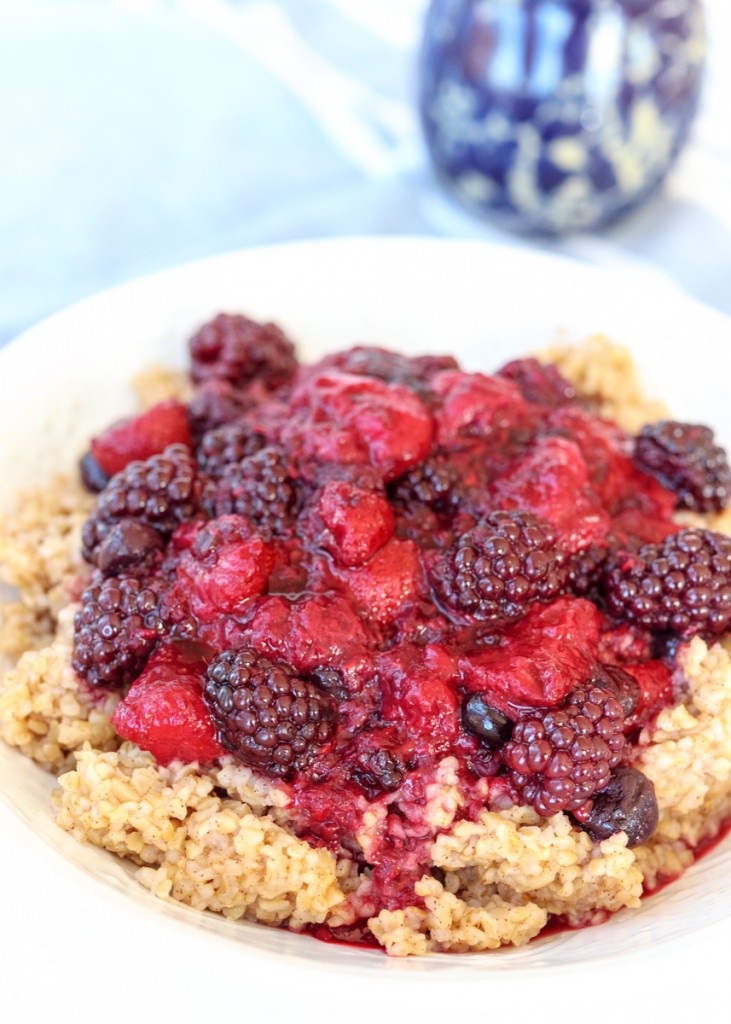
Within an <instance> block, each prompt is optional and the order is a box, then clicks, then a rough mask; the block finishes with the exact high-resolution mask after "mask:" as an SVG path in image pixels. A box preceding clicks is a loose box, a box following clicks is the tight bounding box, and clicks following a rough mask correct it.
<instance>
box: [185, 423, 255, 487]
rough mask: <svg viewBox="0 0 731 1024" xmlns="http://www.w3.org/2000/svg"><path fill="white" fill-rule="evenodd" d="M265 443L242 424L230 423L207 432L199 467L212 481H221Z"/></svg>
mask: <svg viewBox="0 0 731 1024" xmlns="http://www.w3.org/2000/svg"><path fill="white" fill-rule="evenodd" d="M264 444H265V441H264V438H263V437H262V436H261V434H257V433H255V432H254V431H252V430H250V429H249V428H248V427H245V426H243V425H242V424H240V423H229V424H227V425H225V426H222V427H217V428H216V429H215V430H209V431H207V432H206V433H205V434H204V435H203V437H202V438H201V442H200V445H199V447H198V465H199V466H200V468H201V470H202V472H204V473H205V474H206V476H208V477H210V478H211V479H212V480H220V478H221V477H222V476H223V475H224V472H225V470H227V469H228V467H229V466H232V465H234V464H235V463H237V462H241V460H242V459H245V458H247V457H248V456H249V455H255V454H256V453H257V452H258V451H260V450H261V449H262V448H263V447H264Z"/></svg>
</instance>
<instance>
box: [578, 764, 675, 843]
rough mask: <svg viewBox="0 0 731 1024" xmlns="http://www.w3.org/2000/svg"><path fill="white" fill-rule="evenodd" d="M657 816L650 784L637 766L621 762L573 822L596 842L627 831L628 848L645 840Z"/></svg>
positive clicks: (649, 834) (655, 801)
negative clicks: (630, 766)
mask: <svg viewBox="0 0 731 1024" xmlns="http://www.w3.org/2000/svg"><path fill="white" fill-rule="evenodd" d="M659 817H660V812H659V810H658V806H657V798H656V796H655V787H654V786H653V784H652V783H651V782H650V780H649V779H648V778H647V776H646V775H643V774H642V772H641V771H638V769H637V768H629V767H626V766H623V767H620V768H617V769H615V770H614V771H613V772H612V775H611V778H610V780H609V782H608V783H607V785H606V786H604V788H603V789H601V790H600V791H599V792H598V793H595V794H594V796H593V798H592V801H591V807H590V809H589V811H588V812H587V813H586V814H584V813H582V814H580V815H579V816H577V818H576V822H577V824H578V825H579V827H580V828H582V829H583V830H584V831H585V832H588V834H589V835H590V836H591V838H592V839H593V840H594V842H595V843H600V842H601V841H602V840H603V839H609V837H610V836H613V835H616V834H617V832H626V833H627V840H628V842H627V845H628V846H629V847H630V848H631V847H633V846H641V845H642V843H646V842H647V840H648V839H649V838H650V836H651V835H652V834H653V832H654V831H655V829H656V828H657V823H658V820H659Z"/></svg>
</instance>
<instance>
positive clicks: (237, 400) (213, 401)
mask: <svg viewBox="0 0 731 1024" xmlns="http://www.w3.org/2000/svg"><path fill="white" fill-rule="evenodd" d="M253 405H254V399H253V398H252V397H251V396H250V395H248V394H247V393H246V392H245V391H242V390H241V389H240V388H236V387H234V386H233V384H231V383H229V381H227V380H217V379H215V378H213V379H212V380H206V381H203V383H202V384H201V385H200V387H199V388H198V389H197V390H196V392H195V394H194V395H193V397H192V398H191V400H190V402H189V403H188V419H189V421H190V429H191V430H192V432H193V437H194V438H195V440H196V441H198V440H199V439H200V438H202V437H203V435H204V434H206V433H207V432H208V431H209V430H215V429H216V427H222V426H225V424H227V423H235V422H236V421H237V420H240V419H241V417H242V416H243V415H244V414H245V413H247V412H248V411H249V410H250V409H251V408H252V406H253Z"/></svg>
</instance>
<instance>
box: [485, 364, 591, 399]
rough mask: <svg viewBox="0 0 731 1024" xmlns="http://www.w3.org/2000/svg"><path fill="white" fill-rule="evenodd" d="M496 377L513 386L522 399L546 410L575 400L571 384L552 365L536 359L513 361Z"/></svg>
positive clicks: (499, 371) (574, 391) (574, 392)
mask: <svg viewBox="0 0 731 1024" xmlns="http://www.w3.org/2000/svg"><path fill="white" fill-rule="evenodd" d="M497 376H498V377H502V378H503V380H509V381H510V382H511V383H512V384H515V386H516V387H517V389H518V390H519V391H520V393H521V395H522V396H523V398H525V399H526V401H528V402H533V403H534V404H535V405H542V406H544V407H545V408H547V409H557V408H558V407H559V406H561V405H566V403H567V402H573V401H574V399H575V398H576V390H575V389H574V386H573V384H570V383H569V381H567V380H566V378H565V377H564V376H563V375H562V374H561V373H560V371H559V369H558V367H557V366H554V365H553V364H552V363H540V362H539V361H538V360H537V359H514V360H513V362H511V363H507V364H506V365H505V366H503V368H502V369H501V370H498V372H497Z"/></svg>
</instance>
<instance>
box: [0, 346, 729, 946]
mask: <svg viewBox="0 0 731 1024" xmlns="http://www.w3.org/2000/svg"><path fill="white" fill-rule="evenodd" d="M549 356H550V358H551V359H553V360H555V361H556V362H557V363H558V365H559V367H560V369H561V370H562V371H563V373H564V374H565V375H566V376H567V377H568V378H570V379H571V380H572V382H573V383H574V384H575V386H576V388H577V390H578V391H579V393H580V394H582V395H583V396H584V397H586V398H588V399H590V401H591V402H592V403H593V406H594V408H595V409H596V411H597V412H599V413H600V414H602V415H605V416H609V417H611V418H613V419H615V420H617V421H618V422H619V423H620V424H621V425H622V426H624V427H625V428H626V429H628V430H636V429H637V428H638V426H639V425H640V424H642V423H645V422H647V421H649V420H652V419H656V418H657V417H658V416H661V415H663V413H664V410H663V408H662V406H660V405H659V404H657V403H647V402H646V401H645V400H644V399H643V397H642V394H641V391H640V389H639V385H638V384H637V380H636V376H635V374H634V369H633V367H632V365H631V362H630V360H629V357H628V355H627V354H626V353H625V352H624V351H623V350H618V349H617V348H616V347H615V346H612V345H611V344H610V343H609V342H607V341H606V339H603V338H600V337H596V338H592V339H590V340H589V341H588V342H587V343H586V345H585V346H583V347H581V348H579V349H573V348H569V347H565V348H561V349H555V350H553V351H552V352H551V353H550V354H549ZM181 386H182V385H181V379H180V378H179V376H178V375H177V374H165V373H161V372H160V371H154V372H153V373H151V374H150V375H148V377H147V378H143V380H142V385H141V390H142V392H143V394H144V396H145V400H146V403H147V404H149V403H152V402H154V401H158V400H160V399H161V398H162V397H169V396H170V395H173V394H174V395H179V394H180V393H181V391H180V388H181ZM90 506H91V499H90V498H89V497H88V496H87V495H86V494H84V492H82V491H81V490H80V489H79V488H78V487H76V486H75V485H73V484H71V483H68V482H61V481H56V482H54V483H53V484H52V485H51V487H49V488H48V489H47V490H43V491H38V492H36V493H35V494H32V495H26V496H25V497H24V498H23V500H22V501H21V503H20V511H19V513H18V514H17V515H16V516H15V517H5V518H4V519H2V520H0V577H1V578H2V579H3V580H4V581H5V582H7V583H9V584H11V585H12V587H13V588H15V591H16V595H15V596H14V597H13V599H12V600H11V601H10V602H8V603H7V604H6V605H5V607H4V609H3V623H2V628H1V630H0V654H5V655H7V656H9V657H11V658H16V657H17V656H18V655H20V658H19V660H18V661H17V664H15V665H14V667H13V668H12V669H11V670H10V671H8V672H7V673H6V674H5V676H4V678H3V680H2V684H1V686H0V736H1V737H2V738H3V739H4V740H5V741H6V742H7V743H9V744H10V745H12V746H15V747H17V748H19V750H20V751H21V752H22V753H24V754H25V755H26V756H28V757H31V758H33V759H34V760H36V761H37V762H39V763H40V764H42V765H44V766H45V767H47V768H48V769H49V770H51V771H53V772H54V773H56V774H58V773H63V774H61V776H60V779H59V787H58V789H57V790H56V792H55V794H54V804H55V808H56V820H57V823H58V825H59V826H60V827H61V828H62V829H64V830H65V831H66V832H68V833H70V834H71V835H73V836H74V837H75V838H76V839H78V840H79V841H80V842H88V843H91V844H93V845H95V846H99V847H102V848H104V849H106V850H109V851H111V852H113V853H115V854H117V855H119V856H122V857H126V858H129V859H130V860H131V861H133V862H134V863H135V864H136V865H138V870H137V878H138V879H139V881H140V882H141V883H142V884H143V885H144V886H146V887H147V888H148V889H150V890H151V891H152V892H154V893H155V894H157V895H158V896H161V897H163V898H172V899H176V900H180V901H181V902H183V903H187V904H189V905H191V906H193V907H196V908H198V909H201V910H211V911H217V912H220V913H222V914H224V915H226V916H227V917H230V918H234V919H235V918H241V917H246V918H250V919H253V920H257V921H261V922H264V923H267V924H284V923H286V924H287V925H288V926H289V927H291V928H293V929H300V928H302V927H304V926H306V925H309V924H320V923H327V924H329V925H331V926H333V927H337V926H341V925H347V924H348V923H350V922H352V921H354V920H356V919H357V918H359V917H362V916H363V915H364V914H365V915H367V914H368V913H369V910H368V908H369V886H370V882H369V877H368V872H367V871H366V872H364V873H363V874H362V875H359V874H358V872H357V870H356V868H355V867H354V862H353V861H352V860H351V859H350V858H348V857H345V856H344V857H343V858H342V859H341V860H337V859H336V857H335V856H334V855H333V854H332V853H330V852H328V851H327V850H325V849H322V848H318V847H314V846H311V845H309V844H308V843H307V842H305V841H304V840H303V839H301V838H298V837H297V836H296V835H295V834H294V831H293V830H292V828H291V827H290V815H289V810H288V804H289V797H288V795H287V792H286V790H285V789H284V788H283V787H282V786H280V785H278V784H276V783H274V782H269V781H267V780H266V779H263V778H262V777H261V776H260V775H255V774H254V773H252V772H251V771H249V770H248V769H247V768H245V767H243V766H241V765H240V764H238V763H236V762H234V761H225V762H223V763H222V764H221V765H220V766H219V767H218V768H217V769H215V770H205V771H202V770H201V769H200V768H199V767H198V765H197V764H195V763H194V764H189V765H182V764H180V763H173V764H172V765H170V766H169V767H161V766H160V765H158V764H157V763H156V762H155V761H154V760H153V758H152V757H151V756H150V755H149V754H146V753H144V752H141V751H140V750H139V749H138V748H137V747H135V746H134V745H133V744H129V743H123V744H121V746H120V741H119V739H118V738H117V737H116V735H115V733H114V730H113V729H112V727H111V725H110V722H109V717H110V715H111V713H112V711H113V709H114V707H115V705H116V703H117V700H118V697H117V696H114V695H106V694H105V695H104V696H103V697H102V698H99V697H97V696H90V695H89V693H88V691H87V690H86V689H85V688H84V687H83V686H81V685H80V684H79V681H78V679H77V677H76V675H75V673H74V672H73V670H72V668H71V649H72V647H71V629H72V622H73V615H74V611H75V606H74V604H73V601H74V599H76V598H78V594H79V592H80V586H81V582H82V581H83V572H84V570H83V569H82V565H81V561H80V557H79V554H78V552H79V548H80V545H79V530H80V527H81V524H82V523H83V521H84V519H85V517H86V515H87V514H88V511H89V508H90ZM693 521H694V522H698V523H703V524H704V525H709V524H710V525H711V526H712V528H715V529H719V530H726V531H728V532H731V529H730V527H731V513H727V514H725V515H721V516H716V517H698V516H695V517H694V520H693ZM676 685H677V690H678V693H679V694H680V695H681V696H680V700H679V702H678V704H677V705H675V706H674V707H670V708H667V709H666V710H664V711H662V712H661V714H660V716H659V717H658V719H657V722H656V724H655V725H654V726H653V727H652V728H651V729H645V731H644V732H643V733H642V735H641V738H640V742H639V747H638V751H639V753H638V761H637V766H638V767H640V768H641V769H642V771H643V772H644V773H645V774H646V775H647V776H648V777H649V778H650V779H651V780H652V781H653V782H654V785H655V789H656V793H657V798H658V805H659V809H660V822H659V826H658V828H657V831H656V833H655V834H654V836H653V837H652V839H651V840H650V841H649V842H648V843H646V844H645V845H643V846H638V847H636V848H635V849H628V848H627V841H626V836H625V835H624V833H619V834H618V835H615V836H613V837H612V838H610V839H607V840H605V841H603V842H600V843H593V842H592V841H591V840H590V839H589V837H588V835H587V834H586V833H585V832H583V831H581V830H579V829H578V828H576V827H575V826H574V825H573V824H572V822H571V819H570V818H569V817H568V815H566V814H563V813H560V814H556V815H554V816H553V817H550V818H542V817H539V816H538V815H537V814H536V813H535V812H534V811H533V810H532V809H530V808H526V807H512V808H508V809H504V810H492V811H488V810H485V811H483V812H482V813H481V814H480V815H479V817H478V818H477V820H475V821H471V820H464V819H462V820H459V816H458V811H459V808H460V806H461V805H462V803H463V795H462V793H461V791H460V785H459V778H458V776H457V773H456V771H455V763H454V762H453V759H450V758H446V759H444V760H443V761H442V762H441V763H440V764H439V765H438V766H437V768H436V770H435V772H434V774H433V777H432V778H431V780H430V781H429V783H428V785H427V801H428V813H427V814H426V815H425V818H426V820H427V821H428V823H429V827H430V828H431V829H432V842H431V861H432V864H433V873H432V874H426V875H425V876H424V877H423V878H422V879H421V880H420V881H419V882H418V883H417V886H416V893H417V896H418V897H419V899H420V901H421V903H420V905H418V906H411V907H406V908H405V909H399V910H381V912H380V913H378V914H377V916H373V917H371V919H370V921H369V927H370V929H371V931H372V933H373V935H374V936H375V938H376V939H377V940H378V942H379V943H380V944H381V945H382V946H383V947H384V948H385V949H386V951H387V952H388V953H390V954H392V955H395V956H406V955H410V954H423V953H428V952H430V951H440V950H444V951H454V952H463V951H479V950H487V949H495V948H497V947H499V946H501V945H509V944H512V945H516V946H519V945H523V944H525V943H526V942H528V941H529V940H530V939H531V938H533V937H534V936H535V935H537V934H538V933H539V932H540V931H541V929H542V928H543V927H544V925H545V924H546V922H547V920H548V917H549V915H552V914H555V915H561V916H563V917H564V918H565V919H566V920H567V921H568V922H570V923H572V924H587V923H593V922H594V921H597V920H601V919H602V918H603V917H605V916H606V915H607V914H608V913H610V912H612V911H616V910H619V909H621V908H622V907H636V906H637V905H638V904H639V900H640V896H641V894H642V891H643V888H644V889H652V888H654V887H655V886H656V885H657V884H658V883H659V882H660V881H662V880H663V879H665V878H667V877H671V876H673V875H676V874H678V873H679V872H680V871H681V870H682V869H683V868H685V867H686V866H687V865H688V864H689V863H690V862H691V861H692V859H693V855H692V852H691V850H690V846H691V845H696V844H697V843H699V842H700V841H702V840H704V839H707V838H709V837H712V836H713V835H715V834H716V833H717V832H718V830H719V828H720V827H721V825H722V824H723V823H724V822H725V821H726V820H727V819H728V818H729V817H730V816H731V640H729V639H728V638H726V639H723V640H721V641H720V642H718V643H716V644H714V645H713V646H711V647H710V648H709V647H708V646H707V645H706V644H705V643H704V642H703V641H701V640H700V639H695V640H693V641H692V643H691V644H690V645H688V646H687V648H686V649H685V650H684V651H683V653H682V657H681V659H680V667H679V670H678V678H677V679H676ZM384 814H385V812H384ZM382 824H383V822H382V819H380V818H379V815H378V812H374V811H373V810H372V809H371V810H370V811H369V812H368V813H367V814H365V815H364V819H363V823H362V829H361V832H360V834H359V835H358V839H359V841H360V844H361V847H362V848H363V850H364V851H365V854H366V856H367V852H368V845H369V841H370V839H371V837H372V836H373V835H375V833H376V831H377V830H378V829H379V828H380V827H382Z"/></svg>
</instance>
